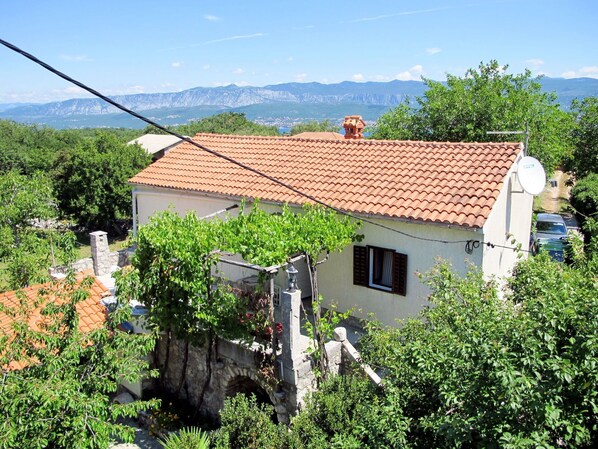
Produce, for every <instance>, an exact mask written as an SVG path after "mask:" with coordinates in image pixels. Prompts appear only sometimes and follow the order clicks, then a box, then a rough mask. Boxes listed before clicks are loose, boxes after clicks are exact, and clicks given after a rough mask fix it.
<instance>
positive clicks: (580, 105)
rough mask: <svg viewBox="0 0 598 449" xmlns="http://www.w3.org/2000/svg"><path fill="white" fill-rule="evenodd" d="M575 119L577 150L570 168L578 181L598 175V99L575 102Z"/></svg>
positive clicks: (569, 164)
mask: <svg viewBox="0 0 598 449" xmlns="http://www.w3.org/2000/svg"><path fill="white" fill-rule="evenodd" d="M571 110H572V112H573V114H574V117H575V125H576V126H575V128H574V129H573V142H574V144H575V150H574V151H573V155H572V157H571V160H570V161H569V163H568V166H569V167H568V168H569V169H570V170H571V171H573V173H575V176H576V177H577V178H578V179H581V178H583V177H585V176H588V175H589V174H590V173H598V97H587V98H584V99H583V100H581V101H579V100H575V101H573V103H572V104H571Z"/></svg>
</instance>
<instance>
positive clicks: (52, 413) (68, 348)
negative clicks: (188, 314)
mask: <svg viewBox="0 0 598 449" xmlns="http://www.w3.org/2000/svg"><path fill="white" fill-rule="evenodd" d="M90 284H91V279H90V278H87V279H85V280H83V281H81V282H75V281H74V279H73V278H72V277H68V278H67V280H66V281H65V282H61V283H55V284H52V285H51V286H49V287H48V288H47V289H44V290H40V296H39V298H38V300H37V301H35V303H34V304H30V303H29V302H28V301H25V300H24V301H22V303H21V304H20V305H19V306H17V307H15V308H13V309H6V308H4V310H3V311H4V312H5V313H6V314H7V315H9V316H11V317H13V319H14V324H13V325H12V331H13V332H14V336H13V337H8V336H4V335H1V334H0V367H2V383H1V384H0V435H2V438H1V439H0V448H3V449H4V448H7V449H8V448H31V449H34V448H39V449H42V448H47V447H51V448H53V447H55V448H58V447H60V448H66V449H68V448H107V447H108V445H109V444H110V442H111V441H112V439H113V438H115V437H119V438H122V439H124V440H126V441H132V439H133V436H134V432H133V429H132V428H130V427H127V426H125V425H122V424H119V423H118V419H119V418H120V417H132V416H135V415H136V414H137V413H138V412H139V411H140V410H142V409H147V408H151V407H153V406H155V405H156V404H155V403H153V402H142V401H137V402H134V403H130V404H117V403H112V402H111V401H110V397H109V395H110V394H112V393H114V392H116V391H117V388H118V384H119V382H120V381H121V380H122V379H123V378H124V379H126V380H128V381H136V380H137V379H139V377H140V376H141V375H142V374H144V375H147V374H148V373H147V371H146V370H147V368H148V364H147V362H145V361H144V360H143V357H144V356H145V355H146V354H147V353H148V352H149V351H150V350H151V349H152V348H153V345H154V338H153V336H151V335H134V334H128V333H125V332H121V331H120V330H118V325H119V324H120V323H122V322H123V321H126V320H128V319H129V318H130V307H129V306H127V305H126V304H121V306H120V307H118V308H117V309H116V311H115V312H113V313H111V314H110V315H108V317H107V323H106V325H105V326H102V327H100V328H98V329H96V330H93V331H91V332H87V333H82V332H81V331H80V330H79V326H78V322H79V314H78V313H77V311H76V305H77V304H78V303H79V302H80V301H83V300H84V299H85V298H86V297H87V296H88V295H89V292H88V287H89V286H90ZM37 307H41V308H42V312H41V315H42V316H43V317H44V322H43V324H40V320H39V318H35V319H34V317H36V316H38V313H39V312H35V309H36V308H37ZM32 324H33V325H34V326H31V325H32ZM17 361H18V362H21V363H23V364H24V365H25V366H27V368H24V369H21V370H8V369H7V366H8V363H9V362H17ZM150 374H151V373H150Z"/></svg>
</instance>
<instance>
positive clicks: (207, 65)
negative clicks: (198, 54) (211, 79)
mask: <svg viewBox="0 0 598 449" xmlns="http://www.w3.org/2000/svg"><path fill="white" fill-rule="evenodd" d="M201 68H202V69H204V70H210V64H204V65H203V66H201Z"/></svg>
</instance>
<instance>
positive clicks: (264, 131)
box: [174, 112, 280, 136]
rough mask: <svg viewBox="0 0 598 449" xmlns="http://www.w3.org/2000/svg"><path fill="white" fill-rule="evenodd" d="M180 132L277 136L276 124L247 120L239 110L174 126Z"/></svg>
mask: <svg viewBox="0 0 598 449" xmlns="http://www.w3.org/2000/svg"><path fill="white" fill-rule="evenodd" d="M174 129H175V131H177V132H178V133H180V134H183V135H186V136H193V135H195V134H197V133H213V134H238V135H247V136H278V135H280V132H279V131H278V128H277V127H276V126H267V125H260V124H258V123H255V122H252V121H250V120H247V117H245V114H243V113H240V112H223V113H222V114H217V115H213V116H211V117H206V118H204V119H201V120H198V121H195V122H190V123H188V124H186V125H180V126H178V127H175V128H174Z"/></svg>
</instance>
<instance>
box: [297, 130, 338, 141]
mask: <svg viewBox="0 0 598 449" xmlns="http://www.w3.org/2000/svg"><path fill="white" fill-rule="evenodd" d="M291 138H293V139H320V140H342V139H344V138H345V136H343V135H342V134H341V133H337V132H334V131H306V132H304V133H299V134H295V135H294V136H291Z"/></svg>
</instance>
